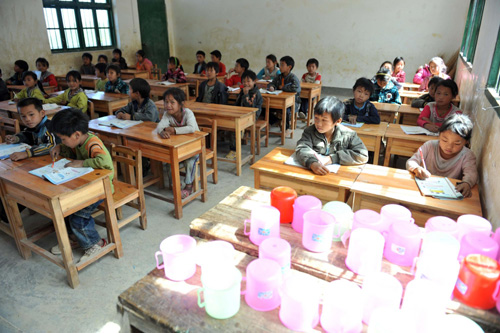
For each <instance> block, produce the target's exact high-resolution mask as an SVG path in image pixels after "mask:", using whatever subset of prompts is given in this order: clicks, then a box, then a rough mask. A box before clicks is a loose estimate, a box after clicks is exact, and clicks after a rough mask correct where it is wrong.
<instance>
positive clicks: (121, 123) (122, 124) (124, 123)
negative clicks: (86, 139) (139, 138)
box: [99, 118, 142, 129]
mask: <svg viewBox="0 0 500 333" xmlns="http://www.w3.org/2000/svg"><path fill="white" fill-rule="evenodd" d="M140 123H142V120H125V119H118V118H115V119H111V120H100V121H99V125H101V126H109V127H113V126H114V127H118V128H121V129H124V128H129V127H132V126H135V125H137V124H140Z"/></svg>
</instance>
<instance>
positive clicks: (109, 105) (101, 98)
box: [53, 90, 130, 115]
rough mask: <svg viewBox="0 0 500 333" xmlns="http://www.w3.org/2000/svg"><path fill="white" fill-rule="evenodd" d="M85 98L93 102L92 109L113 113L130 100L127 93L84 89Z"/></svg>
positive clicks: (59, 92)
mask: <svg viewBox="0 0 500 333" xmlns="http://www.w3.org/2000/svg"><path fill="white" fill-rule="evenodd" d="M63 93H64V91H58V92H56V93H55V94H53V96H57V95H60V94H63ZM85 95H87V98H88V99H89V100H91V101H92V103H94V111H95V112H101V113H106V114H107V115H113V114H114V112H115V111H118V110H120V109H121V108H122V107H124V106H126V105H127V104H128V103H129V102H130V96H129V95H127V94H117V93H108V92H107V93H105V92H104V91H92V90H91V91H89V90H86V91H85Z"/></svg>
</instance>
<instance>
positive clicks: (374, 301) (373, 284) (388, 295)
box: [361, 273, 403, 325]
mask: <svg viewBox="0 0 500 333" xmlns="http://www.w3.org/2000/svg"><path fill="white" fill-rule="evenodd" d="M361 291H362V297H363V322H364V323H365V324H367V325H371V319H370V318H371V315H372V313H373V311H374V310H375V309H377V308H384V307H386V308H390V309H394V310H397V309H399V305H400V303H401V296H403V286H402V285H401V282H399V281H398V280H397V279H396V278H395V277H394V276H392V275H389V274H387V273H374V274H370V275H367V276H366V277H365V279H364V281H363V287H362V289H361Z"/></svg>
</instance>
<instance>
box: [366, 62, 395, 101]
mask: <svg viewBox="0 0 500 333" xmlns="http://www.w3.org/2000/svg"><path fill="white" fill-rule="evenodd" d="M375 79H376V81H377V83H376V84H374V90H373V94H372V95H371V96H370V101H373V102H379V103H393V104H401V97H399V91H398V88H397V87H396V86H395V85H394V83H393V82H392V81H391V71H390V70H389V69H387V68H384V67H382V68H380V69H379V71H378V73H377V74H376V75H375Z"/></svg>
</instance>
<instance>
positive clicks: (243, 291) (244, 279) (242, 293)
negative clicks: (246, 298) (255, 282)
mask: <svg viewBox="0 0 500 333" xmlns="http://www.w3.org/2000/svg"><path fill="white" fill-rule="evenodd" d="M243 281H245V282H246V281H247V277H246V276H244V277H242V278H241V282H243ZM246 293H247V290H246V289H245V290H243V288H241V293H240V294H241V295H246Z"/></svg>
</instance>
